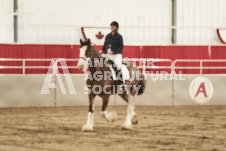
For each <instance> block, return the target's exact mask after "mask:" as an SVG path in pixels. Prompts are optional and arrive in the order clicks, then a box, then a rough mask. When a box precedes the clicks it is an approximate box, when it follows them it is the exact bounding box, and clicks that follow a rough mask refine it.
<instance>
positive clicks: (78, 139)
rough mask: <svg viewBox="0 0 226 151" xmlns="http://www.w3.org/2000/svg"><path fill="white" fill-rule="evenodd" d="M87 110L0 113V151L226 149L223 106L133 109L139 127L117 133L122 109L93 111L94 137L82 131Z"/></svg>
mask: <svg viewBox="0 0 226 151" xmlns="http://www.w3.org/2000/svg"><path fill="white" fill-rule="evenodd" d="M87 110H88V109H87V107H57V108H8V109H6V108H1V109H0V151H36V150H39V151H83V150H85V151H111V150H112V151H124V150H125V151H127V150H128V151H129V150H134V151H144V150H147V151H150V150H178V151H184V150H186V151H187V150H208V151H209V150H210V151H218V150H226V106H137V107H136V112H137V114H138V118H139V123H138V125H134V126H133V130H131V131H123V130H121V127H120V126H121V125H122V124H123V122H124V120H125V116H126V107H125V106H121V107H109V108H108V111H116V112H117V113H118V120H117V121H116V122H114V123H111V124H110V123H107V121H106V120H105V119H103V118H102V117H101V115H100V114H99V113H100V107H96V108H95V127H94V131H93V132H89V133H87V132H86V133H84V132H81V127H82V125H83V124H85V122H86V118H87Z"/></svg>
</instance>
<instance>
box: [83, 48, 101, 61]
mask: <svg viewBox="0 0 226 151" xmlns="http://www.w3.org/2000/svg"><path fill="white" fill-rule="evenodd" d="M92 50H95V49H94V48H92V47H90V49H89V52H91V51H92ZM95 52H96V50H95ZM97 55H98V56H99V57H101V56H100V55H99V54H98V53H97ZM79 59H82V60H84V61H86V60H87V58H86V57H79Z"/></svg>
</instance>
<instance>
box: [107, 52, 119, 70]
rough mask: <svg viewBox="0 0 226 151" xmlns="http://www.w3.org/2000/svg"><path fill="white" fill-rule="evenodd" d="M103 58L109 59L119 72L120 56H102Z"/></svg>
mask: <svg viewBox="0 0 226 151" xmlns="http://www.w3.org/2000/svg"><path fill="white" fill-rule="evenodd" d="M103 57H107V58H109V59H111V60H112V61H113V62H114V63H115V65H116V67H117V70H121V67H122V54H114V55H108V54H107V55H106V54H103Z"/></svg>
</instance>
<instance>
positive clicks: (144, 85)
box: [137, 74, 146, 95]
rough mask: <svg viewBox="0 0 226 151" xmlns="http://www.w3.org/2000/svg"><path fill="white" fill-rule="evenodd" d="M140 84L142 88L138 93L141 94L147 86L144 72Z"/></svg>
mask: <svg viewBox="0 0 226 151" xmlns="http://www.w3.org/2000/svg"><path fill="white" fill-rule="evenodd" d="M138 85H139V86H140V89H139V90H138V94H137V95H141V94H143V93H144V89H145V87H146V81H145V79H144V75H143V74H141V79H140V81H139V83H138Z"/></svg>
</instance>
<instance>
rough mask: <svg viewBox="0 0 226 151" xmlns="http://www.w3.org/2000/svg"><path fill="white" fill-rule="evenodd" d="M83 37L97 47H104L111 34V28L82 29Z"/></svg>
mask: <svg viewBox="0 0 226 151" xmlns="http://www.w3.org/2000/svg"><path fill="white" fill-rule="evenodd" d="M81 30H82V35H83V38H84V39H86V40H87V39H90V40H91V42H92V43H94V44H96V45H103V44H104V40H105V37H106V35H107V34H109V33H110V32H111V31H110V28H109V27H82V28H81Z"/></svg>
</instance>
